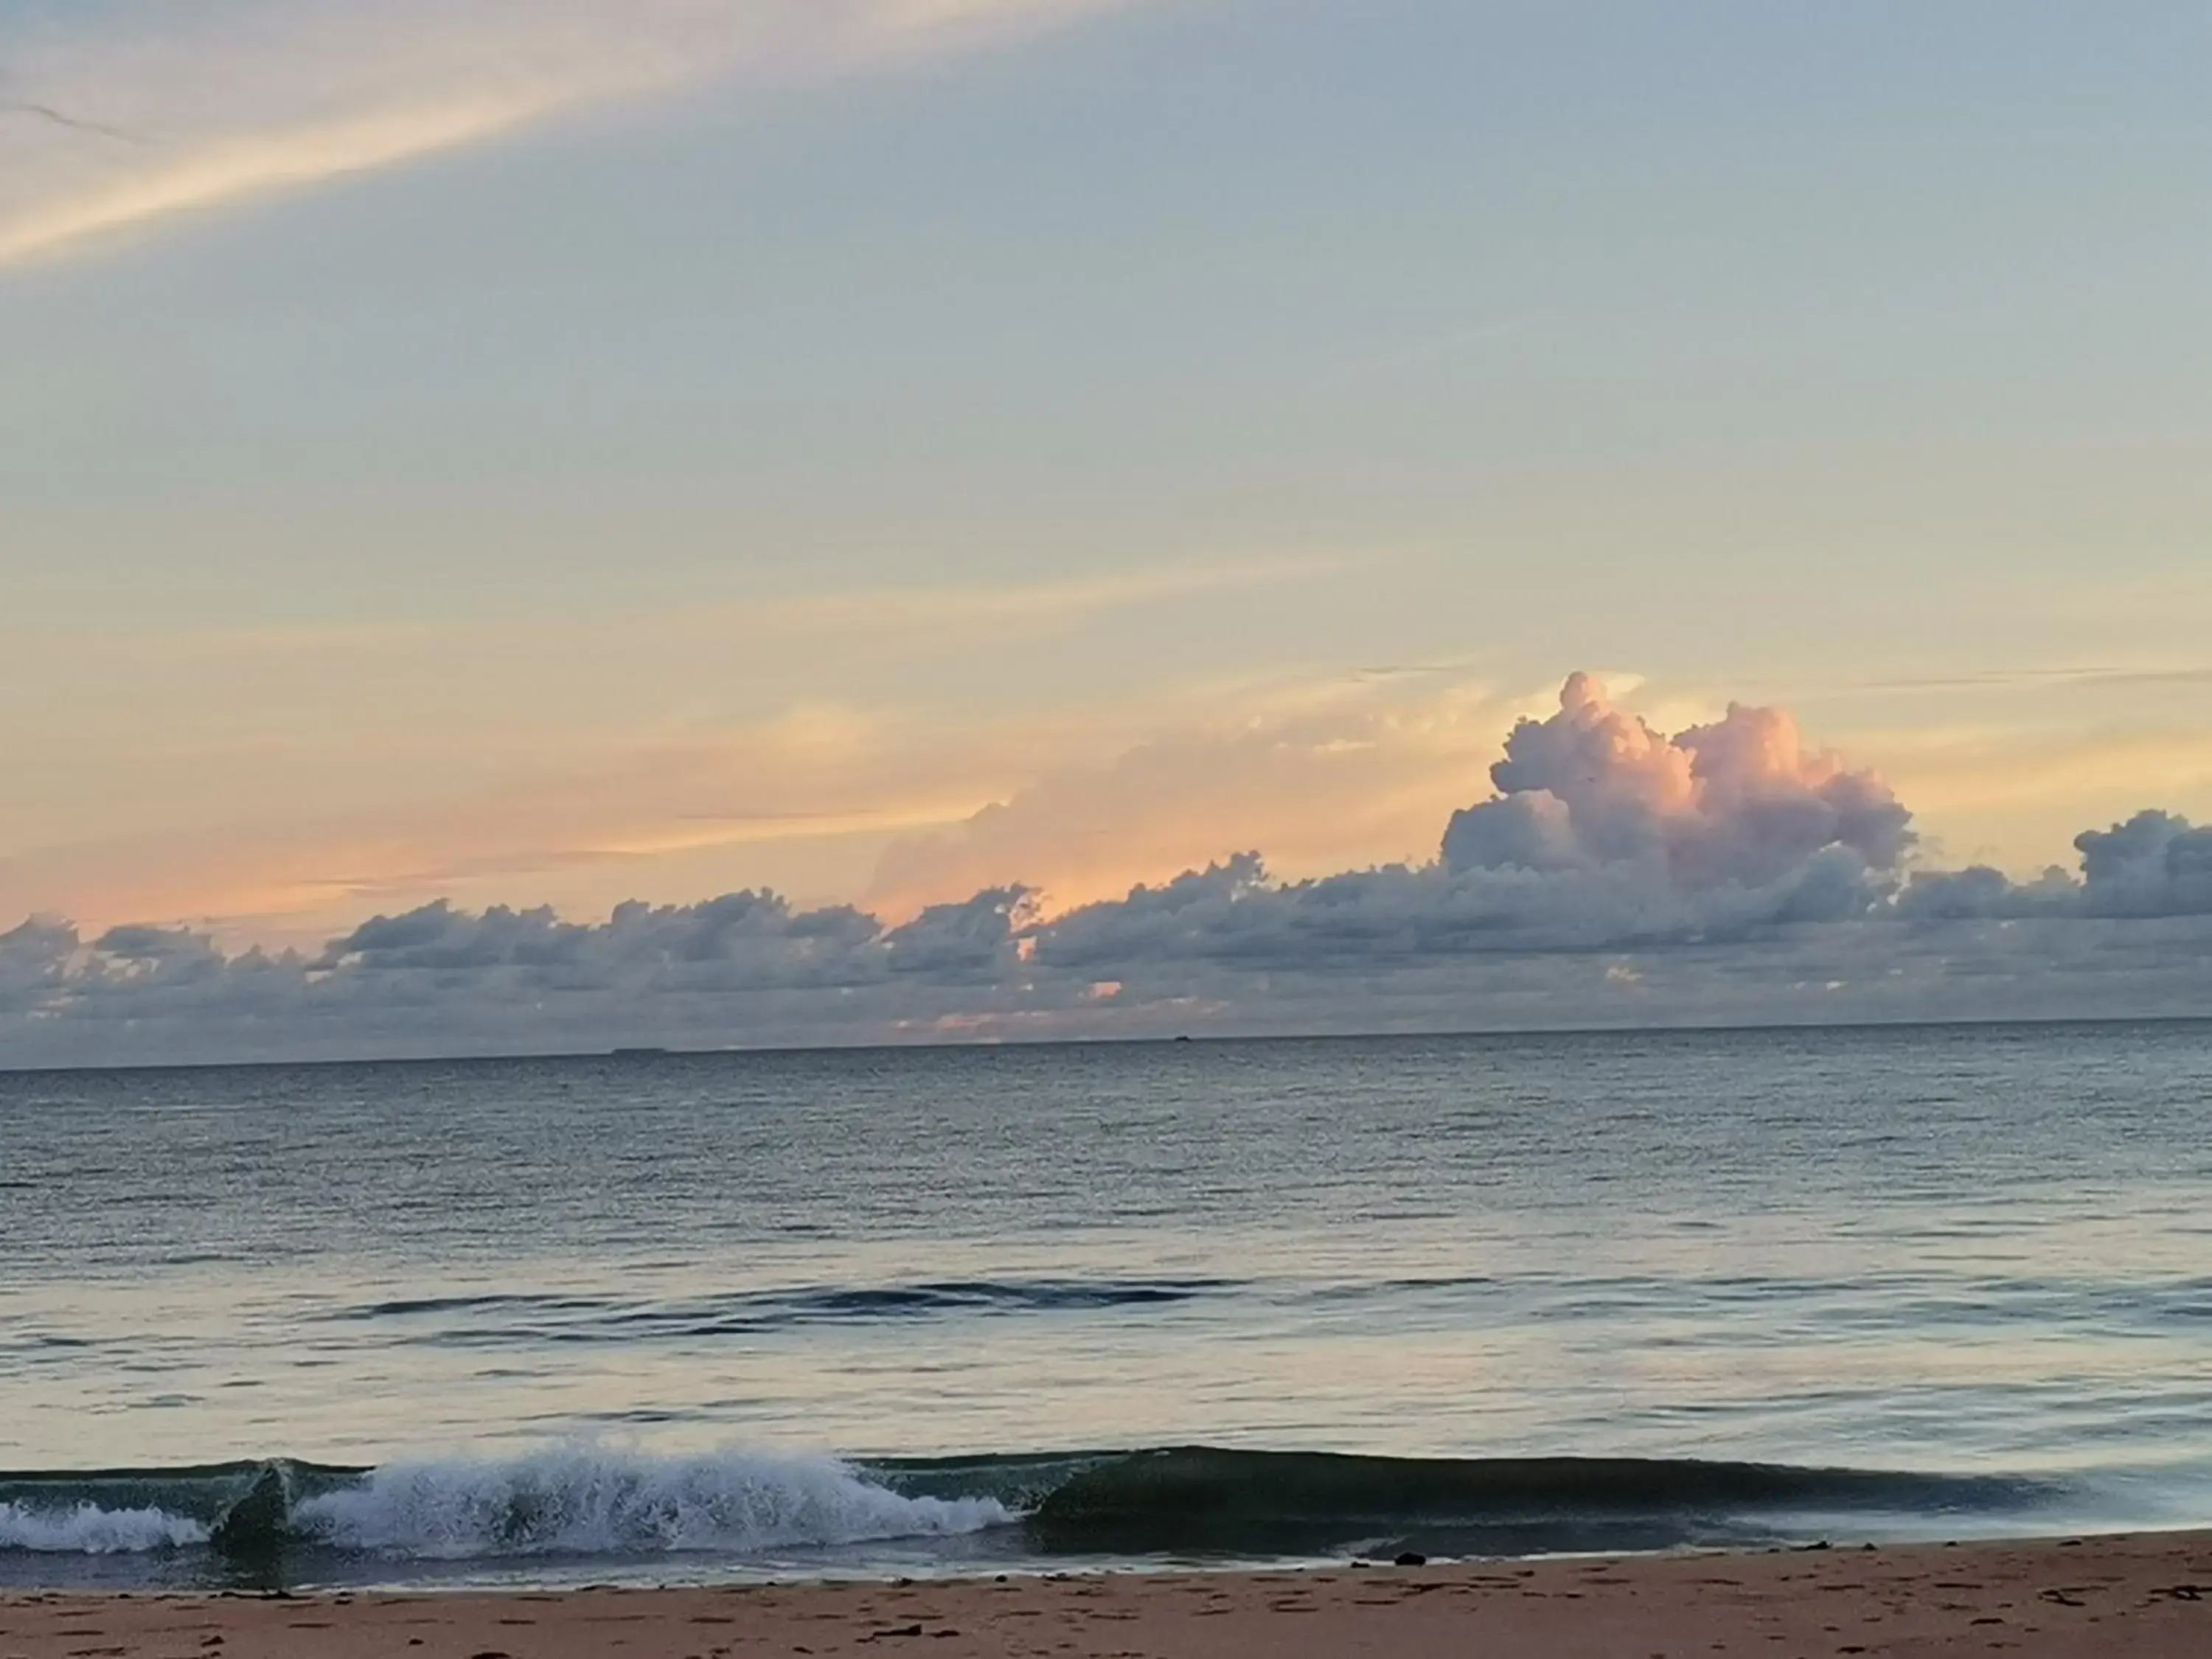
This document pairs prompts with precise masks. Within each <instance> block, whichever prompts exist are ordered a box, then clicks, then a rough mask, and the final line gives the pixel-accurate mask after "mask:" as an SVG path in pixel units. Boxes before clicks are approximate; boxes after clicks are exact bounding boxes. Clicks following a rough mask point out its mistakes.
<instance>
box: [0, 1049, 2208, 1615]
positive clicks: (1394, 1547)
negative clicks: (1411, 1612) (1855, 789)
mask: <svg viewBox="0 0 2212 1659" xmlns="http://www.w3.org/2000/svg"><path fill="white" fill-rule="evenodd" d="M0 1471H5V1472H4V1473H0V1584H8V1585H15V1586H19V1587H20V1586H26V1585H40V1586H67V1587H81V1588H107V1589H143V1588H163V1587H168V1588H182V1587H187V1586H190V1587H208V1586H226V1585H227V1586H241V1587H247V1586H250V1587H258V1588H262V1589H270V1588H279V1587H282V1588H295V1589H297V1588H312V1587H329V1586H340V1585H354V1586H368V1585H411V1586H415V1587H418V1588H437V1587H447V1586H461V1585H468V1586H487V1585H495V1586H522V1585H531V1586H557V1585H562V1584H580V1583H692V1582H714V1581H720V1580H732V1579H758V1578H789V1577H801V1578H805V1577H846V1576H862V1577H865V1576H872V1575H877V1576H921V1575H930V1574H945V1573H962V1574H972V1573H978V1572H992V1573H997V1572H1028V1571H1069V1570H1090V1569H1096V1568H1115V1567H1127V1566H1144V1567H1151V1568H1161V1569H1179V1568H1194V1569H1203V1568H1208V1567H1215V1566H1224V1565H1251V1564H1256V1563H1308V1562H1318V1561H1339V1562H1341V1561H1346V1560H1349V1559H1395V1557H1397V1556H1399V1555H1401V1554H1406V1553H1415V1554H1422V1555H1426V1556H1431V1557H1455V1556H1474V1555H1482V1556H1492V1555H1514V1554H1530V1553H1576V1552H1604V1553H1611V1552H1616V1551H1626V1550H1668V1549H1680V1548H1689V1547H1705V1546H1729V1547H1791V1546H1799V1547H1802V1546H1806V1545H1815V1544H1819V1543H1821V1542H1827V1543H1830V1544H1832V1545H1835V1546H1838V1547H1841V1546H1844V1545H1847V1544H1850V1543H1856V1542H1861V1541H1870V1540H1896V1539H1908V1538H1917V1539H1951V1538H1966V1537H1979V1536H1990V1535H2033V1534H2079V1533H2081V1532H2085V1531H2090V1530H2096V1529H2118V1528H2166V1527H2183V1526H2191V1525H2206V1524H2212V1024H2192V1023H2163V1024H2075V1025H2069V1024H2039V1025H2015V1026H2002V1025H1975V1026H1937V1025H1930V1026H1922V1027H1884V1028H1874V1029H1852V1030H1836V1029H1824V1030H1748V1031H1674V1032H1663V1033H1625V1032H1607V1033H1583V1034H1548V1035H1543V1036H1468V1037H1434V1036H1395V1037H1383V1038H1373V1039H1349V1038H1347V1039H1328V1040H1313V1041H1282V1040H1271V1041H1255V1042H1215V1041H1206V1042H1159V1043H1124V1044H1096V1045H1087V1046H1034V1047H1029V1046H1006V1047H972V1048H902V1049H882V1050H847V1051H816V1052H788V1053H750V1054H735V1053H732V1054H657V1053H648V1054H612V1055H602V1056H598V1057H570V1058H559V1059H533V1060H471V1061H436V1062H423V1063H404V1064H395V1063H378V1064H359V1065H321V1066H295V1065H285V1066H239V1067H232V1068H197V1069H179V1070H167V1071H152V1070H139V1071H105V1072H103V1071H83V1072H49V1073H7V1074H0Z"/></svg>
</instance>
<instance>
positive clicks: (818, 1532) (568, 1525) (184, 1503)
mask: <svg viewBox="0 0 2212 1659" xmlns="http://www.w3.org/2000/svg"><path fill="white" fill-rule="evenodd" d="M2058 1495H2059V1489H2057V1488H2055V1487H2053V1486H2049V1485H2046V1484H2043V1483H2038V1482H2033V1481H2023V1480H2008V1479H2002V1478H1996V1477H1989V1476H1974V1475H1966V1476H1961V1475H1947V1474H1917V1473H1911V1472H1905V1471H1882V1470H1858V1469H1837V1468H1795V1467H1786V1466H1778V1465H1771V1464H1759V1463H1730V1462H1700V1461H1696V1460H1665V1459H1650V1460H1645V1459H1632V1458H1571V1457H1561V1458H1502V1459H1501V1458H1489V1459H1433V1458H1431V1459H1424V1458H1392V1457H1365V1456H1349V1455H1338V1454H1332V1453H1322V1452H1271V1451H1240V1450H1223V1449H1215V1448H1209V1447H1203V1446H1186V1447H1170V1448H1161V1449H1153V1450H1145V1451H1093V1452H1068V1453H1056V1454H1048V1455H1006V1456H981V1457H969V1458H922V1459H885V1460H878V1461H873V1462H845V1461H841V1460H838V1459H835V1458H829V1457H808V1456H791V1455H767V1454H759V1453H750V1452H728V1453H721V1454H716V1455H702V1456H696V1457H659V1456H652V1455H643V1454H638V1453H632V1452H626V1451H610V1450H606V1449H600V1448H596V1447H577V1448H566V1449H553V1450H548V1451H543V1452H538V1453H536V1454H532V1455H526V1456H521V1457H515V1458H507V1459H444V1460H425V1461H416V1462H397V1463H391V1464H386V1465H384V1466H381V1467H379V1468H339V1467H335V1466H331V1465H322V1464H313V1463H306V1462H290V1461H284V1460H278V1461H274V1462H265V1463H243V1462H242V1463H228V1464H217V1465H210V1466H204V1467H201V1468H191V1469H178V1470H172V1471H166V1472H165V1471H161V1470H139V1471H133V1470H122V1471H100V1472H93V1473H88V1474H41V1475H0V1552H5V1551H11V1550H21V1551H40V1552H57V1551H69V1552H76V1553H87V1554H99V1553H149V1552H155V1551H175V1550H186V1549H195V1548H204V1549H205V1550H208V1551H210V1552H213V1553H216V1555H218V1556H221V1557H222V1558H224V1559H230V1560H234V1561H249V1560H266V1559H272V1558H275V1557H278V1556H281V1555H283V1553H286V1552H288V1551H293V1550H310V1551H337V1552H343V1553H349V1554H359V1555H366V1556H374V1557H379V1558H383V1559H405V1560H419V1561H467V1560H478V1559H501V1558H528V1557H551V1556H590V1557H597V1556H606V1557H631V1558H638V1557H645V1558H650V1557H654V1556H664V1555H673V1554H687V1553H697V1554H714V1555H722V1556H728V1557H739V1558H741V1557H746V1556H754V1555H760V1554H763V1553H775V1552H787V1551H793V1550H801V1551H804V1550H810V1549H817V1550H818V1549H837V1548H840V1547H848V1546H854V1545H866V1544H872V1543H891V1542H895V1541H902V1540H931V1539H950V1538H957V1537H960V1536H963V1535H967V1534H976V1533H982V1532H987V1531H992V1530H994V1529H1000V1528H1006V1529H1012V1528H1018V1532H1011V1531H1010V1532H1009V1534H1008V1538H1009V1542H1010V1544H1011V1545H1012V1546H1013V1547H1015V1548H1016V1550H1017V1551H1018V1553H1034V1554H1036V1555H1040V1556H1051V1557H1065V1556H1068V1555H1086V1556H1093V1557H1097V1556H1129V1555H1146V1556H1161V1555H1188V1556H1201V1557H1202V1556H1237V1555H1241V1556H1247V1557H1257V1556H1266V1555H1316V1554H1324V1553H1339V1554H1340V1553H1347V1552H1349V1551H1351V1550H1353V1549H1355V1548H1360V1547H1366V1548H1375V1547H1383V1546H1385V1545H1397V1544H1401V1543H1402V1544H1405V1545H1407V1546H1410V1547H1421V1548H1423V1549H1425V1550H1426V1551H1427V1552H1429V1553H1437V1554H1498V1555H1510V1554H1525V1553H1540V1552H1543V1551H1548V1550H1559V1549H1633V1548H1665V1547H1674V1546H1678V1545H1681V1544H1688V1543H1699V1542H1711V1543H1728V1542H1743V1541H1751V1540H1753V1539H1774V1538H1780V1537H1784V1536H1787V1535H1790V1533H1791V1532H1792V1530H1793V1529H1802V1528H1808V1527H1811V1526H1814V1525H1815V1524H1817V1523H1820V1522H1825V1521H1842V1520H1846V1519H1849V1518H1852V1517H1856V1518H1857V1519H1858V1520H1859V1521H1860V1522H1862V1523H1863V1524H1865V1525H1867V1526H1869V1527H1874V1526H1875V1523H1876V1522H1878V1521H1879V1519H1880V1518H1881V1517H1895V1518H1900V1519H1901V1518H1912V1519H1917V1520H1923V1521H1924V1520H1926V1519H1928V1518H1931V1517H1933V1516H1953V1515H1960V1514H1973V1513H1979V1514H1985V1515H1994V1514H2001V1513H2008V1512H2016V1511H2024V1510H2029V1509H2032V1508H2033V1507H2035V1506H2037V1505H2038V1504H2041V1503H2044V1502H2046V1501H2048V1500H2050V1499H2051V1498H2055V1497H2057V1496H2058ZM1876 1529H1878V1528H1876Z"/></svg>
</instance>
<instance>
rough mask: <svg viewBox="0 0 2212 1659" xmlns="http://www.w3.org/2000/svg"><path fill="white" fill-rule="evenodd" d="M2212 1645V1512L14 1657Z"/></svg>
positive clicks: (111, 1641)
mask: <svg viewBox="0 0 2212 1659" xmlns="http://www.w3.org/2000/svg"><path fill="white" fill-rule="evenodd" d="M887 1652H889V1653H898V1652H906V1653H922V1654H927V1655H929V1656H930V1659H969V1656H976V1659H983V1656H990V1659H999V1656H1041V1659H1042V1656H1073V1659H1140V1656H1141V1659H1242V1656H1248V1655H1249V1656H1261V1655H1282V1656H1290V1659H1297V1656H1304V1655H1314V1656H1324V1655H1325V1656H1329V1659H1346V1656H1356V1655H1369V1654H1371V1655H1377V1656H1383V1655H1388V1656H1394V1659H1419V1656H1427V1655H1437V1656H1443V1655H1451V1656H1467V1655H1482V1654H1492V1653H1494V1654H1500V1655H1524V1654H1525V1655H1544V1656H1548V1659H1620V1656H1629V1659H1662V1656H1663V1659H1689V1656H1693V1655H1706V1654H1716V1653H1733V1654H1761V1655H1774V1656H1798V1655H1830V1654H1864V1655H1883V1656H1922V1655H1928V1656H1934V1655H1961V1654H1981V1653H2004V1654H2008V1655H2017V1656H2025V1659H2035V1656H2051V1659H2058V1656H2067V1659H2077V1656H2104V1655H2122V1656H2128V1659H2199V1656H2202V1655H2204V1654H2206V1653H2208V1652H2212V1534H2201V1533H2200V1534H2140V1535H2134V1536H2127V1537H2114V1538H2092V1539H2084V1540H2078V1541H2075V1540H2069V1541H2037V1542H2025V1543H2007V1544H1975V1545H1964V1546H1913V1547H1896V1548H1888V1549H1879V1550H1863V1549H1850V1550H1795V1551H1790V1552H1786V1553H1763V1554H1758V1555H1697V1556H1680V1557H1670V1558H1664V1559H1649V1558H1646V1559H1635V1558H1632V1559H1626V1560H1621V1559H1607V1560H1599V1559H1577V1560H1553V1561H1541V1562H1516V1561H1499V1562H1487V1563H1479V1564H1460V1565H1442V1566H1434V1567H1422V1568H1396V1567H1364V1568H1353V1567H1346V1568H1342V1569H1323V1570H1317V1571H1306V1572H1296V1573H1258V1574H1243V1575H1226V1574H1223V1575H1213V1574H1207V1575H1164V1576H1144V1575H1137V1574H1128V1575H1112V1576H1104V1577H1091V1576H1069V1577H1053V1578H1025V1577H1012V1578H1006V1579H990V1580H980V1581H960V1582H950V1581H948V1582H928V1583H866V1584H792V1585H771V1586H749V1587H731V1588H723V1589H665V1590H663V1589H641V1590H626V1589H584V1590H578V1591H573V1592H566V1593H543V1594H532V1593H515V1594H504V1595H375V1594H356V1595H328V1596H321V1595H304V1596H279V1597H260V1596H233V1595H185V1596H135V1597H134V1596H74V1595H37V1594H19V1595H12V1596H9V1597H8V1598H6V1599H5V1600H4V1601H0V1659H95V1656H97V1659H142V1656H143V1659H204V1656H207V1655H210V1654H215V1653H220V1654H221V1655H222V1659H263V1656H269V1659H281V1656H296V1655H330V1656H333V1659H354V1656H369V1655H391V1656H407V1659H416V1656H419V1659H575V1656H584V1655H605V1654H615V1653H619V1654H621V1655H623V1656H624V1659H659V1656H670V1659H682V1656H696V1659H732V1656H738V1655H747V1656H750V1655H786V1654H789V1655H825V1654H853V1655H860V1654H870V1655H873V1654H883V1653H887Z"/></svg>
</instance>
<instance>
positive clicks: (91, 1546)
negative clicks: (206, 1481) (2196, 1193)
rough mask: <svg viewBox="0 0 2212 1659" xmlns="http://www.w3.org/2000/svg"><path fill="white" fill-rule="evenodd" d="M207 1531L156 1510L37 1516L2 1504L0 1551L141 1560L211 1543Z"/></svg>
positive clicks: (80, 1509) (96, 1508)
mask: <svg viewBox="0 0 2212 1659" xmlns="http://www.w3.org/2000/svg"><path fill="white" fill-rule="evenodd" d="M208 1536H209V1528H207V1527H206V1526H205V1525H204V1523H202V1522H197V1521H195V1520H192V1519H191V1518H190V1517H189V1516H181V1515H171V1514H170V1513H169V1512H168V1511H167V1510H158V1509H135V1510H134V1509H125V1510H107V1509H102V1508H100V1505H99V1504H93V1503H82V1504H77V1505H76V1507H75V1508H72V1509H65V1510H34V1509H32V1508H30V1507H28V1506H27V1505H26V1504H19V1503H7V1504H0V1550H25V1551H29V1552H32V1553H36V1554H40V1555H142V1554H144V1553H147V1552H148V1551H150V1550H173V1549H182V1548H184V1547H186V1546H188V1545H191V1544H204V1543H206V1542H207V1541H208Z"/></svg>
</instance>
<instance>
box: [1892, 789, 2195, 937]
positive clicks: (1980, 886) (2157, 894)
mask: <svg viewBox="0 0 2212 1659" xmlns="http://www.w3.org/2000/svg"><path fill="white" fill-rule="evenodd" d="M2074 846H2075V850H2076V851H2078V852H2079V853H2080V854H2081V875H2080V876H2079V877H2078V878H2076V877H2075V876H2073V875H2070V874H2069V873H2068V872H2066V871H2064V870H2061V869H2057V868H2056V867H2053V868H2051V869H2049V870H2046V871H2045V872H2043V874H2042V875H2040V876H2039V877H2038V878H2036V879H2034V880H2033V881H2028V882H2015V881H2013V880H2011V879H2010V878H2008V877H2007V876H2006V875H2005V874H2004V873H2003V872H2002V871H1999V870H1993V869H1991V868H1990V867H1989V866H1986V865H1976V866H1971V867H1969V868H1967V869H1965V870H1959V871H1951V872H1928V873H1924V874H1920V875H1917V876H1916V877H1915V878H1914V879H1913V881H1912V884H1911V886H1910V887H1908V888H1907V889H1906V890H1905V893H1904V895H1903V896H1902V897H1901V899H1900V900H1899V907H1898V908H1899V911H1900V912H1901V913H1902V914H1904V915H1907V916H1912V917H1918V918H1922V919H1936V920H1943V919H1958V918H1962V917H1978V918H2008V917H2009V918H2015V919H2017V918H2026V917H2034V916H2063V915H2081V916H2112V917H2133V918H2137V919H2142V918H2148V917H2161V916H2202V915H2212V827H2208V828H2204V829H2198V828H2197V827H2195V826H2194V825H2192V824H2191V823H2190V822H2189V820H2188V819H2187V818H2185V817H2180V816H2179V815H2178V814H2176V813H2172V812H2166V811H2158V810H2156V809H2148V810H2146V811H2141V812H2138V813H2136V815H2135V816H2134V817H2131V818H2129V819H2128V820H2127V821H2126V822H2124V823H2115V824H2113V825H2112V827H2111V828H2110V829H2085V830H2083V831H2082V832H2081V834H2080V835H2078V836H2075V838H2074Z"/></svg>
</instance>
